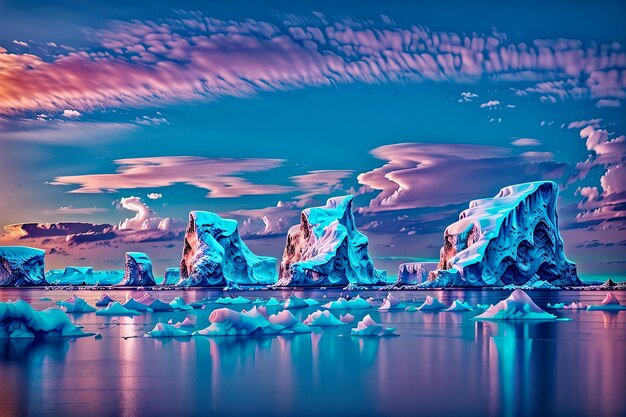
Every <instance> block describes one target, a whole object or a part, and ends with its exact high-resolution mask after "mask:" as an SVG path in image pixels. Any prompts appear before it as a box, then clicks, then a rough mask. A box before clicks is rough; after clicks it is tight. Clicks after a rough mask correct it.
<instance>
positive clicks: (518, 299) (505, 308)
mask: <svg viewBox="0 0 626 417" xmlns="http://www.w3.org/2000/svg"><path fill="white" fill-rule="evenodd" d="M474 318H475V319H479V320H556V316H555V315H554V314H550V313H547V312H545V311H544V310H542V309H541V308H540V307H539V306H537V304H535V302H534V301H533V300H532V299H531V298H530V297H529V296H528V294H526V293H525V292H524V291H523V290H515V291H513V292H512V293H511V295H510V296H509V298H506V299H504V300H502V301H500V302H499V303H498V304H496V305H491V306H489V308H488V309H487V310H485V312H483V313H482V314H479V315H477V316H476V317H474Z"/></svg>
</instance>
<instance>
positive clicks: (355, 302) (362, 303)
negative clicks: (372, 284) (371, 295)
mask: <svg viewBox="0 0 626 417" xmlns="http://www.w3.org/2000/svg"><path fill="white" fill-rule="evenodd" d="M344 305H345V306H347V307H348V308H349V309H350V310H366V309H368V308H372V307H374V306H373V305H371V304H370V303H369V302H367V301H366V300H364V299H362V298H361V296H360V295H357V296H356V297H354V298H351V299H350V300H346V301H345V302H344Z"/></svg>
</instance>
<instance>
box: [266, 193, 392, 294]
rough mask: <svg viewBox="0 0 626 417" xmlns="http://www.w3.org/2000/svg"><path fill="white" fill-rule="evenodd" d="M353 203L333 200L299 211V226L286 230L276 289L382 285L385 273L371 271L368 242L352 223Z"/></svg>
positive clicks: (347, 200) (344, 199)
mask: <svg viewBox="0 0 626 417" xmlns="http://www.w3.org/2000/svg"><path fill="white" fill-rule="evenodd" d="M352 200H353V196H343V197H333V198H330V199H328V201H327V202H326V205H324V206H322V207H312V208H307V209H304V210H303V211H302V214H301V216H300V224H299V225H296V226H293V227H291V229H289V232H288V235H287V244H286V246H285V251H284V253H283V259H282V262H281V264H280V274H279V281H278V284H277V285H279V286H287V285H292V286H321V285H346V284H359V285H377V284H384V281H385V273H384V272H383V271H379V270H376V269H374V264H373V262H372V260H371V258H370V256H369V253H368V239H367V237H366V236H365V235H364V234H363V233H361V232H359V231H358V230H357V228H356V225H355V223H354V216H353V214H352Z"/></svg>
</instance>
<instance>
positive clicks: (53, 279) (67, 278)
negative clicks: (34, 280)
mask: <svg viewBox="0 0 626 417" xmlns="http://www.w3.org/2000/svg"><path fill="white" fill-rule="evenodd" d="M46 281H48V282H49V283H50V284H56V285H92V284H94V283H95V281H94V276H93V268H92V267H90V266H67V267H65V269H51V270H50V271H48V272H47V273H46Z"/></svg>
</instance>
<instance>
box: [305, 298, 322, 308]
mask: <svg viewBox="0 0 626 417" xmlns="http://www.w3.org/2000/svg"><path fill="white" fill-rule="evenodd" d="M303 301H304V302H305V303H306V304H307V305H308V306H309V307H313V306H318V305H320V302H319V301H317V300H314V299H312V298H304V299H303Z"/></svg>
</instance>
